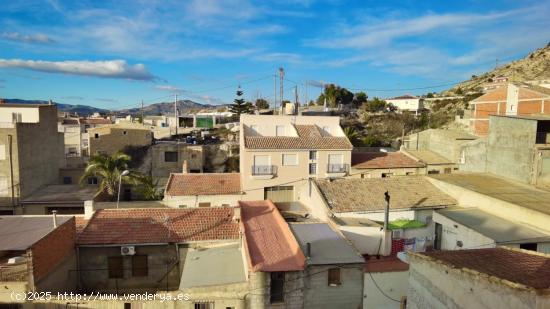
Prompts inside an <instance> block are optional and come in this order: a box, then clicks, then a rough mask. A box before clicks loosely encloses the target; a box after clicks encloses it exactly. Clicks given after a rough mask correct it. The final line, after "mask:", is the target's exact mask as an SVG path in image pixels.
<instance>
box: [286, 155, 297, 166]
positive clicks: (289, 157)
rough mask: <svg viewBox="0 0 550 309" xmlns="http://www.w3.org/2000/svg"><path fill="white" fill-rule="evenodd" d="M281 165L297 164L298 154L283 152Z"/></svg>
mask: <svg viewBox="0 0 550 309" xmlns="http://www.w3.org/2000/svg"><path fill="white" fill-rule="evenodd" d="M283 165H285V166H294V165H298V155H296V154H283Z"/></svg>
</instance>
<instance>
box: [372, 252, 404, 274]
mask: <svg viewBox="0 0 550 309" xmlns="http://www.w3.org/2000/svg"><path fill="white" fill-rule="evenodd" d="M407 270H409V264H407V263H405V262H403V261H401V260H400V259H398V258H397V257H396V256H379V257H376V256H369V257H368V258H366V263H365V272H367V273H385V272H394V271H407Z"/></svg>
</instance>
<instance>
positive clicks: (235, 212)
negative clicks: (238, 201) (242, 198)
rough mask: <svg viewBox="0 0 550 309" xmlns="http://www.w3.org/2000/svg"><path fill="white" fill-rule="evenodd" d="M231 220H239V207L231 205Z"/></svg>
mask: <svg viewBox="0 0 550 309" xmlns="http://www.w3.org/2000/svg"><path fill="white" fill-rule="evenodd" d="M233 221H236V222H240V221H241V207H233Z"/></svg>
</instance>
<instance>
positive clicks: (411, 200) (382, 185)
mask: <svg viewBox="0 0 550 309" xmlns="http://www.w3.org/2000/svg"><path fill="white" fill-rule="evenodd" d="M315 183H316V184H317V186H318V187H319V189H320V190H321V194H322V195H323V197H324V199H325V201H326V202H327V204H328V205H330V207H332V211H333V212H336V213H341V212H355V211H382V210H384V208H385V207H386V200H385V199H384V193H385V192H386V190H387V191H389V193H390V196H391V200H390V209H392V210H393V209H416V208H440V207H446V206H450V205H454V204H456V201H455V200H454V199H453V198H451V197H450V196H448V195H447V194H445V193H443V192H441V191H440V190H439V189H437V188H436V187H435V186H434V185H432V184H431V183H430V182H429V181H428V180H427V179H426V177H423V176H404V177H393V178H373V179H367V178H365V179H361V178H344V179H336V180H332V181H328V180H322V179H320V180H316V181H315Z"/></svg>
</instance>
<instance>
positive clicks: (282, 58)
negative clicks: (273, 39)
mask: <svg viewBox="0 0 550 309" xmlns="http://www.w3.org/2000/svg"><path fill="white" fill-rule="evenodd" d="M254 60H257V61H265V62H276V63H302V62H303V61H304V59H303V57H302V56H301V55H299V54H294V53H268V54H263V55H258V56H256V57H254Z"/></svg>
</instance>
